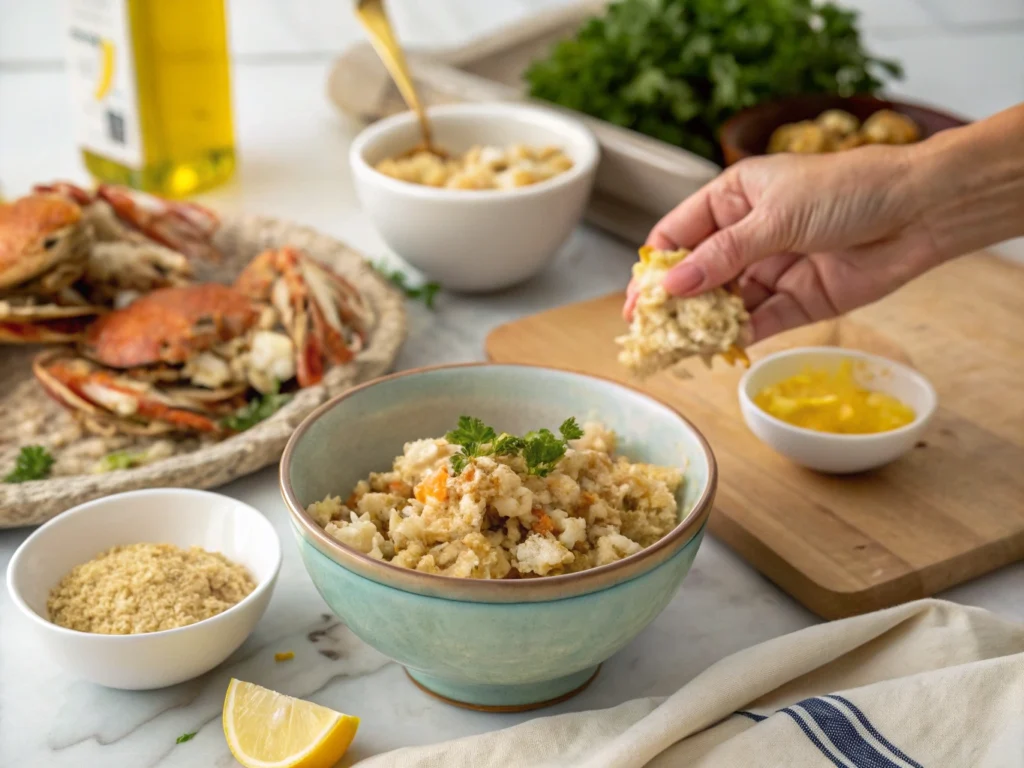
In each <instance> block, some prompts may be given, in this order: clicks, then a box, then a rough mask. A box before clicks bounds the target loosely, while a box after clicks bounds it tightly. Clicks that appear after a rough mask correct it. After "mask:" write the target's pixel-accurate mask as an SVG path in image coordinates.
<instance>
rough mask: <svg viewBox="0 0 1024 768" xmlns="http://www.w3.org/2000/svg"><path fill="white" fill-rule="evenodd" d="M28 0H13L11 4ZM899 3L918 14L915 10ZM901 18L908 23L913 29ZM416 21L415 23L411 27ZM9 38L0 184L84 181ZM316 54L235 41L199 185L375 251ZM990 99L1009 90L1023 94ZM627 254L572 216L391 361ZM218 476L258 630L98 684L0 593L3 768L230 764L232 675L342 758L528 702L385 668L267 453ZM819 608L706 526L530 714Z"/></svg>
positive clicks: (57, 109)
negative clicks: (284, 497)
mask: <svg viewBox="0 0 1024 768" xmlns="http://www.w3.org/2000/svg"><path fill="white" fill-rule="evenodd" d="M542 4H545V3H544V2H543V0H534V1H533V2H526V1H525V0H522V1H521V2H516V3H509V5H510V6H515V8H516V9H518V10H519V11H526V10H530V9H532V8H534V7H537V6H539V5H542ZM865 4H866V5H868V6H873V5H874V4H873V3H870V2H867V3H865ZM26 5H28V4H19V10H20V8H22V7H25V6H26ZM33 5H35V4H33ZM39 5H45V3H40V4H39ZM254 5H255V6H256V7H263V9H264V11H265V12H267V13H270V12H269V11H267V8H266V7H264V6H269V3H266V2H263V3H256V4H254ZM452 5H453V4H452V3H447V4H446V7H449V12H448V13H446V14H440V17H441V18H443V19H444V21H445V23H446V24H448V25H449V26H448V28H446V29H449V28H459V29H463V31H465V30H464V28H460V27H458V23H456V22H455V21H453V18H454V17H453V16H452V13H453V12H451V11H450V7H451V6H452ZM463 5H464V3H463ZM0 6H3V8H6V10H2V9H0V10H2V12H0V15H2V16H3V18H4V20H5V24H4V26H7V24H6V22H7V20H8V18H9V15H8V14H9V13H13V10H12V8H13V4H12V3H11V2H10V0H0ZM406 6H409V4H408V3H406ZM474 7H475V6H474ZM900 8H903V5H900ZM908 13H909V11H908ZM271 15H272V14H271ZM910 16H913V14H910ZM912 20H913V21H914V22H915V23H916V16H915V17H914V18H913V19H912ZM478 21H480V19H478ZM907 24H910V22H909V21H908V22H907ZM914 29H915V30H916V29H917V27H914ZM268 34H269V33H268ZM915 34H917V33H916V32H914V33H913V34H910V38H909V39H911V40H913V39H916V38H915V37H914V35H915ZM423 35H424V36H425V37H427V36H429V35H428V34H427V32H423ZM15 42H16V41H15ZM5 44H7V45H10V44H11V40H10V39H6V38H5V37H4V36H3V35H0V185H2V188H3V190H4V192H5V193H7V194H14V193H18V192H21V191H23V190H24V189H26V188H27V187H28V186H29V185H30V184H31V183H32V182H34V181H36V180H40V179H46V178H57V177H71V178H76V179H79V180H82V181H84V180H85V178H84V176H83V174H82V171H81V168H80V165H79V163H78V159H77V155H76V151H75V149H74V145H73V141H72V138H71V131H70V127H69V117H70V116H69V114H68V106H67V101H68V100H67V99H66V98H65V92H66V91H65V88H66V84H65V82H64V76H63V73H62V72H61V70H60V68H59V66H56V65H51V64H47V63H45V62H43V63H42V64H41V65H39V66H35V65H22V64H17V63H16V64H15V65H13V66H11V65H10V63H9V62H8V63H7V65H6V66H5V61H4V53H5V48H4V47H3V46H4V45H5ZM1016 50H1018V51H1019V50H1020V49H1019V48H1017V49H1016ZM326 61H327V58H325V57H324V56H322V55H311V56H308V57H306V56H303V55H302V54H301V53H300V54H296V55H290V56H282V55H278V54H276V53H274V54H273V55H269V56H268V57H266V58H260V57H258V56H254V55H251V56H250V58H249V59H246V60H245V61H243V62H242V63H236V67H235V72H234V79H235V92H236V97H235V101H236V119H237V132H238V143H239V147H240V150H241V157H242V161H241V162H242V164H241V168H240V170H239V173H238V176H237V178H236V180H235V181H234V182H233V183H232V184H231V185H230V186H227V187H225V188H223V189H220V190H217V191H215V192H213V193H211V194H210V195H208V196H207V200H208V201H209V202H211V203H212V204H214V205H215V206H217V207H219V208H221V209H223V210H229V211H243V210H244V211H259V212H266V213H271V214H273V215H277V216H282V217H289V218H292V219H295V220H297V221H301V222H304V223H307V224H309V225H312V226H315V227H318V228H320V229H322V230H324V231H327V232H330V233H332V234H335V235H337V236H339V237H341V238H343V239H345V240H347V241H348V242H350V243H351V244H352V245H354V246H356V247H357V248H359V249H361V250H362V251H364V252H365V253H367V254H368V255H370V256H372V257H378V256H382V255H385V250H384V247H383V245H382V243H381V242H380V240H379V238H378V237H377V235H376V234H375V233H374V232H373V231H372V230H371V229H370V227H369V224H368V223H367V222H366V221H365V220H364V219H363V217H362V216H361V215H360V213H359V209H358V207H357V204H356V200H355V196H354V192H353V190H352V186H351V183H350V177H349V170H348V168H347V166H346V161H345V157H346V149H347V146H348V143H349V141H350V140H351V138H352V136H353V135H354V134H355V132H356V130H357V129H358V127H357V126H355V125H353V124H350V123H348V122H346V121H345V120H344V119H343V118H341V117H339V116H338V115H337V114H336V113H335V112H334V111H333V110H332V109H331V108H330V106H329V105H328V104H327V102H326V100H325V98H324V96H323V89H324V77H325V73H326V66H325V65H326ZM1007 77H1009V76H1007ZM1006 82H1007V83H1009V82H1010V80H1009V79H1007V81H1006ZM1022 95H1024V94H1022ZM1005 97H1006V101H1007V103H1012V102H1013V101H1014V100H1020V97H1021V95H1014V94H1005ZM632 259H633V255H632V252H631V249H630V248H628V247H627V246H626V245H625V244H623V243H620V242H617V241H614V240H612V239H610V238H608V237H606V236H604V235H602V234H600V233H598V232H596V231H593V230H591V229H588V228H581V229H579V230H578V231H577V232H576V233H575V234H574V236H573V238H572V239H571V241H570V242H569V243H568V244H567V246H566V247H565V248H564V250H563V251H562V252H561V254H560V255H559V257H558V259H557V261H556V263H555V264H554V265H553V266H552V267H551V268H550V269H549V270H548V271H546V272H545V273H544V274H543V275H542V276H540V277H539V278H537V279H535V280H534V281H532V282H530V283H528V284H527V285H524V286H521V287H519V288H516V289H514V290H511V291H509V292H506V293H504V294H501V295H498V296H490V297H485V298H484V297H480V298H470V297H462V298H455V297H450V296H442V297H441V298H440V299H439V302H438V309H437V311H436V312H433V313H431V312H429V311H427V310H426V309H425V308H423V307H420V306H418V305H410V326H411V327H410V334H409V339H408V342H407V344H406V345H405V348H404V350H403V351H402V353H401V356H400V357H399V360H398V362H397V367H398V368H400V369H401V368H408V367H412V366H416V365H422V364H427V363H437V362H446V361H464V360H479V359H482V357H483V339H484V336H485V335H486V333H487V332H488V331H489V330H490V329H491V328H493V327H495V326H496V325H498V324H500V323H502V322H505V321H507V320H509V319H512V318H516V317H520V316H523V315H526V314H529V313H532V312H535V311H538V310H541V309H545V308H548V307H551V306H555V305H558V304H562V303H566V302H570V301H576V300H580V299H585V298H590V297H593V296H598V295H601V294H603V293H606V292H608V291H611V290H615V289H617V288H620V287H621V286H622V285H623V284H624V283H625V281H626V280H627V277H628V273H629V268H630V265H631V262H632ZM725 481H726V482H727V479H726V480H725ZM219 490H220V491H221V492H223V493H226V494H228V495H231V496H234V497H237V498H239V499H242V500H244V501H246V502H248V503H249V504H252V505H253V506H255V507H257V508H258V509H260V510H262V511H263V512H264V513H265V514H266V515H267V517H268V518H269V519H270V520H271V521H272V522H273V523H274V525H275V526H276V527H277V529H278V532H279V534H280V535H281V538H282V541H283V544H284V551H285V559H284V565H283V568H282V571H281V576H280V579H279V581H278V585H277V588H276V591H275V593H274V597H273V600H272V601H271V603H270V607H269V609H268V610H267V613H266V615H265V616H264V618H263V620H262V621H261V622H260V624H259V626H258V627H257V629H256V631H255V633H254V634H253V635H252V636H251V637H250V638H249V640H248V641H247V642H246V643H245V644H244V645H243V646H242V648H241V649H240V650H239V651H238V652H236V653H235V654H234V655H233V656H232V657H231V659H229V660H228V661H227V662H225V663H224V664H223V665H222V666H220V667H219V668H217V669H216V670H214V671H213V672H211V673H209V674H207V675H205V676H203V677H201V678H199V679H196V680H193V681H191V682H189V683H186V684H183V685H179V686H175V687H173V688H169V689H166V690H162V691H153V692H136V693H128V692H121V691H114V690H108V689H104V688H100V687H97V686H94V685H91V684H88V683H83V682H80V681H78V680H76V679H75V677H74V676H73V675H72V674H69V673H65V672H63V671H62V670H60V669H58V668H57V667H56V666H54V665H53V664H52V663H51V661H50V660H49V659H48V658H46V657H44V656H42V655H41V654H40V652H39V650H38V649H37V648H35V647H33V646H32V645H31V644H30V643H29V642H28V639H27V636H26V635H25V634H23V633H22V632H21V631H20V628H19V623H18V621H17V617H16V616H15V615H14V609H13V607H12V606H11V605H10V602H9V601H8V599H7V595H6V592H3V594H2V595H0V765H5V766H7V765H11V766H13V765H22V766H46V767H47V768H65V767H68V768H82V767H85V766H101V765H102V766H105V767H107V768H120V767H121V766H125V767H130V768H149V767H151V766H160V767H161V768H173V767H176V766H200V765H201V766H231V765H235V763H234V761H233V759H232V758H231V756H230V754H229V753H228V750H227V747H226V745H225V743H224V738H223V734H222V732H221V726H220V712H221V703H222V700H223V696H224V691H225V688H226V686H227V681H228V679H229V678H231V677H237V678H240V679H243V680H249V681H252V682H256V683H259V684H261V685H265V686H268V687H270V688H274V689H276V690H279V691H282V692H285V693H288V694H292V695H295V696H301V697H305V698H309V699H312V700H314V701H317V702H319V703H322V704H325V705H327V706H330V707H333V708H335V709H338V710H341V711H346V712H350V713H352V714H356V715H358V716H360V717H361V718H362V725H361V727H360V732H359V736H358V738H357V740H356V742H355V744H354V745H353V747H352V749H351V751H350V752H349V754H348V755H347V756H346V758H345V761H344V763H343V764H344V765H349V764H352V763H355V762H357V761H358V760H359V759H360V758H361V757H366V756H368V755H372V754H377V753H379V752H382V751H385V750H388V749H392V748H395V747H399V746H406V745H413V744H423V743H429V742H435V741H441V740H446V739H451V738H457V737H460V736H464V735H469V734H473V733H479V732H483V731H488V730H492V729H496V728H502V727H506V726H509V725H512V724H515V723H517V722H520V721H522V720H523V719H525V718H528V717H531V716H536V715H535V714H534V715H492V714H481V713H475V712H468V711H463V710H458V709H454V708H451V707H449V706H447V705H445V704H442V703H440V702H438V701H436V700H434V699H432V698H430V697H429V696H427V695H426V694H424V693H422V692H421V691H419V690H418V689H416V688H415V687H414V686H413V685H412V684H411V683H410V682H409V681H408V680H407V678H406V677H405V675H404V673H403V672H402V670H401V668H400V667H399V666H398V665H396V664H394V663H392V662H390V661H388V660H387V659H386V658H384V657H383V656H381V655H380V654H378V653H377V652H376V651H374V650H373V649H371V648H369V647H368V646H366V645H365V644H363V643H362V642H361V641H359V640H358V639H356V638H355V637H354V636H353V635H352V634H351V633H350V632H349V631H348V630H347V629H346V628H345V627H344V626H343V625H342V624H341V623H339V621H338V620H337V619H336V618H335V617H333V616H332V615H331V614H330V613H329V612H328V609H327V607H326V605H325V604H324V602H323V601H322V600H321V598H320V597H319V595H318V594H317V593H316V591H315V589H314V588H313V585H312V583H311V582H310V581H309V579H308V578H307V576H306V574H305V571H304V569H303V567H302V564H301V563H300V561H299V558H298V553H297V551H296V549H295V547H294V545H293V544H292V541H291V535H290V533H289V532H288V530H287V519H286V513H285V509H284V506H283V504H282V502H281V499H280V496H279V493H278V490H277V482H276V477H275V470H274V469H267V470H265V471H263V472H260V473H257V474H255V475H252V476H250V477H247V478H244V479H242V480H239V481H237V482H235V483H232V484H230V485H227V486H225V487H223V488H221V489H219ZM29 533H30V531H29V530H13V531H3V532H0V567H2V568H4V569H6V565H7V562H8V560H9V559H10V557H11V554H12V553H13V552H14V550H15V549H16V547H17V546H18V544H20V543H21V541H23V540H24V539H25V537H26V536H27V535H28V534H29ZM1022 583H1024V564H1018V565H1016V566H1012V567H1009V568H1005V569H1003V570H1001V571H999V572H997V573H994V574H991V575H990V576H987V577H985V578H982V579H978V580H976V581H974V582H972V583H970V584H967V585H964V586H962V587H959V588H957V589H954V590H952V591H950V592H949V593H947V594H946V595H944V597H947V598H949V599H952V600H956V601H959V602H963V603H969V604H972V605H978V606H983V607H985V608H988V609H991V610H993V611H996V612H997V613H999V614H1001V615H1004V616H1007V617H1011V618H1016V619H1018V620H1024V592H1022V591H1021V589H1020V586H1021V584H1022ZM815 621H816V618H815V617H814V616H812V615H811V614H810V613H808V612H807V611H805V610H804V609H803V608H801V607H800V606H799V605H797V604H796V603H795V602H794V601H793V600H791V599H790V598H789V597H788V596H786V595H785V594H783V593H782V592H781V591H779V590H778V589H777V588H775V587H774V586H773V585H772V584H770V583H769V582H767V581H766V580H765V579H763V578H762V577H761V576H759V575H758V574H757V573H756V572H755V571H753V570H752V569H751V568H750V567H749V566H747V565H746V564H745V563H744V562H742V561H741V560H740V559H739V558H737V557H736V556H735V555H733V554H732V553H731V552H730V551H729V550H727V549H726V548H725V547H724V546H723V545H722V544H720V543H719V542H718V541H716V540H715V539H714V538H711V537H708V538H707V539H705V542H704V544H703V546H702V548H701V550H700V552H699V554H698V556H697V559H696V563H695V564H694V567H693V570H692V571H691V573H690V575H689V576H688V577H687V579H686V581H685V583H684V585H683V588H682V589H681V590H680V592H679V593H678V595H677V596H676V598H675V599H674V600H673V602H672V603H671V604H670V605H669V607H668V608H667V609H666V610H665V612H664V613H663V614H661V615H660V616H659V617H658V618H657V619H656V620H655V621H654V623H653V624H652V625H651V626H650V627H649V628H648V629H646V630H645V631H644V632H643V633H642V634H641V635H640V636H639V637H638V638H637V639H636V640H635V641H634V642H632V643H631V644H630V645H629V646H628V647H626V648H625V649H624V650H622V651H621V652H620V653H618V654H617V655H616V656H614V657H613V658H612V659H611V660H610V661H609V662H608V663H607V664H605V666H604V668H603V670H602V672H601V674H600V675H599V677H598V678H597V679H596V680H595V682H594V684H593V685H592V686H591V687H590V688H589V689H587V690H586V691H585V692H584V693H582V694H581V695H579V696H578V697H576V698H575V699H572V700H570V701H568V702H565V703H563V704H560V705H558V706H555V707H553V708H551V709H550V710H546V711H543V712H542V714H555V713H559V712H565V711H573V710H583V709H594V708H601V707H608V706H612V705H615V704H618V703H620V702H623V701H626V700H628V699H631V698H636V697H640V696H651V695H665V694H669V693H671V692H673V691H675V690H676V689H677V688H678V687H679V686H680V685H682V684H683V683H684V682H685V681H687V680H688V679H690V678H691V677H693V676H694V675H695V674H696V673H697V672H699V671H700V670H702V669H704V668H705V667H706V666H707V665H708V664H710V663H712V662H714V661H716V660H718V659H720V658H722V657H723V656H726V655H727V654H729V653H732V652H734V651H736V650H739V649H742V648H745V647H748V646H750V645H752V644H755V643H758V642H760V641H763V640H766V639H768V638H771V637H775V636H777V635H780V634H782V633H785V632H789V631H792V630H795V629H799V628H801V627H804V626H807V625H809V624H812V623H814V622H815ZM278 651H294V652H295V658H294V660H292V661H288V662H281V663H276V662H275V661H274V653H275V652H278ZM191 731H198V733H197V735H196V737H195V738H194V739H193V740H192V741H189V742H187V743H185V744H181V745H176V744H175V739H176V738H177V737H178V736H179V735H180V734H182V733H185V732H191Z"/></svg>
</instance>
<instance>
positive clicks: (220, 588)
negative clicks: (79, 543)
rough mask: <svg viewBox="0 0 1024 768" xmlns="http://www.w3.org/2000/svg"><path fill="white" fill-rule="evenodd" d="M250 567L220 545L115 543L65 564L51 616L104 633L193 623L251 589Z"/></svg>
mask: <svg viewBox="0 0 1024 768" xmlns="http://www.w3.org/2000/svg"><path fill="white" fill-rule="evenodd" d="M255 587H256V584H255V582H254V581H253V579H252V577H251V576H250V575H249V573H248V571H246V569H245V568H244V567H243V566H241V565H238V564H237V563H233V562H231V561H230V560H228V558H226V557H225V556H224V555H222V554H220V553H218V552H207V551H206V550H204V549H202V548H201V547H191V548H190V549H187V550H184V549H180V548H178V547H176V546H174V545H173V544H129V545H127V546H117V547H113V548H112V549H109V550H107V551H106V552H103V553H101V554H99V555H98V556H96V557H95V558H94V559H92V560H90V561H89V562H87V563H82V564H81V565H77V566H75V567H74V568H72V569H71V572H70V573H68V574H67V575H66V576H65V577H64V578H63V579H62V580H61V582H60V584H58V585H57V587H56V588H55V589H54V590H53V591H52V592H51V593H50V597H49V600H48V601H47V604H46V608H47V612H48V613H49V617H50V621H52V622H53V623H54V624H57V625H59V626H62V627H66V628H67V629H73V630H77V631H79V632H93V633H97V634H103V635H137V634H142V633H146V632H159V631H161V630H166V629H176V628H178V627H184V626H188V625H189V624H195V623H196V622H198V621H203V620H204V619H209V618H211V617H213V616H216V615H217V614H219V613H222V612H223V611H226V610H227V609H228V608H230V607H232V606H233V605H235V604H236V603H238V602H240V601H241V600H242V599H243V598H245V597H246V596H247V595H248V594H249V593H250V592H252V591H253V589H255Z"/></svg>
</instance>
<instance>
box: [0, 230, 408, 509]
mask: <svg viewBox="0 0 1024 768" xmlns="http://www.w3.org/2000/svg"><path fill="white" fill-rule="evenodd" d="M215 242H216V244H217V246H218V247H219V248H220V250H221V251H222V253H223V254H224V259H223V261H222V262H221V263H219V264H218V265H216V267H215V268H214V269H208V270H207V271H206V272H204V273H202V274H200V275H199V277H200V278H201V279H203V280H216V281H220V282H230V281H231V280H233V279H234V277H235V276H236V275H237V274H238V272H240V271H241V270H242V268H243V267H244V266H245V265H246V264H248V262H249V261H250V260H251V259H252V258H253V257H254V256H256V255H257V254H259V253H260V252H262V251H264V250H266V249H267V248H277V247H281V246H286V245H291V246H295V247H298V248H301V249H303V250H304V251H305V252H306V253H307V254H309V255H310V256H312V257H314V258H316V259H318V260H320V261H321V262H323V263H324V264H327V265H329V266H331V267H332V268H333V269H334V270H335V271H337V272H338V273H339V274H341V275H343V276H344V277H345V278H347V279H348V280H349V281H351V282H352V283H353V284H355V285H356V287H357V288H358V289H359V290H360V291H361V293H362V295H363V297H364V299H365V300H366V301H367V302H368V303H369V304H370V306H371V307H372V309H373V314H374V321H373V326H372V329H371V331H370V337H369V342H368V344H367V346H366V348H365V349H364V350H363V351H362V352H361V353H359V354H358V355H357V356H356V358H355V359H354V360H353V361H352V362H350V363H347V364H345V365H342V366H335V367H334V368H331V369H330V370H328V372H327V373H326V375H325V376H324V379H323V381H322V382H321V383H320V384H318V385H316V386H313V387H308V388H306V389H301V390H299V391H298V392H297V393H296V394H295V396H294V397H293V398H292V399H291V401H290V402H288V403H287V404H286V405H285V406H284V407H283V408H281V410H279V411H278V412H277V413H275V414H274V415H273V416H271V417H270V418H268V419H267V420H265V421H263V422H260V423H259V424H257V425H255V426H254V427H252V428H251V429H249V430H247V431H245V432H242V433H240V434H237V435H234V436H232V437H229V438H227V439H224V440H221V441H219V442H211V441H205V442H204V441H201V440H198V439H187V440H183V441H176V442H175V444H174V451H175V452H174V454H173V455H170V456H168V457H167V458H163V459H160V460H158V461H154V462H152V463H149V464H146V465H144V466H141V467H136V468H132V469H123V470H116V471H112V472H104V473H96V472H95V471H94V470H93V467H94V466H95V463H96V462H97V461H98V460H99V459H101V458H102V457H103V456H104V455H105V454H106V453H109V452H110V451H112V450H120V449H129V450H142V449H145V448H147V447H148V446H149V444H152V443H153V442H155V441H156V440H157V439H161V440H164V441H166V440H167V438H166V437H165V438H151V437H147V438H140V437H124V438H122V437H117V438H114V439H113V440H112V441H111V440H110V439H108V438H99V437H95V436H92V435H89V434H87V433H83V432H82V430H81V428H80V427H79V426H78V425H77V422H76V421H75V420H74V419H73V418H72V417H71V415H70V414H68V413H67V412H66V411H65V410H64V409H63V408H61V407H60V406H59V405H57V404H56V403H55V402H53V401H52V400H50V399H49V398H48V397H47V396H46V395H45V394H44V393H43V390H42V388H41V387H40V386H39V385H38V384H37V383H36V382H35V380H34V378H33V376H32V372H31V367H30V366H31V360H32V358H33V356H35V355H36V354H38V353H39V351H40V348H39V347H15V346H3V347H0V426H2V429H0V473H3V474H6V472H7V471H8V470H9V469H10V467H11V466H13V464H14V459H15V457H16V455H17V453H18V450H19V449H20V447H21V446H23V445H26V444H40V445H43V446H45V447H47V448H48V449H49V450H50V451H51V453H52V454H53V455H54V456H55V457H56V459H57V462H56V464H55V467H54V472H53V475H52V476H51V477H50V478H48V479H46V480H38V481H32V482H26V483H20V484H3V483H0V528H13V527H17V526H23V525H36V524H39V523H43V522H45V521H47V520H49V519H50V518H52V517H54V516H55V515H58V514H60V513H61V512H63V511H65V510H67V509H69V508H71V507H73V506H76V505H78V504H81V503H83V502H86V501H89V500H91V499H96V498H99V497H101V496H106V495H108V494H111V493H118V492H121V491H128V490H134V489H137V488H153V487H159V486H178V487H188V488H210V487H213V486H217V485H221V484H223V483H226V482H228V481H230V480H234V479H235V478H238V477H241V476H243V475H247V474H249V473H251V472H255V471H256V470H258V469H261V468H263V467H265V466H267V465H269V464H273V463H274V462H276V461H277V460H278V458H279V457H280V455H281V452H282V451H283V449H284V445H285V442H287V440H288V437H289V436H290V435H291V433H292V430H293V429H294V428H295V427H296V426H297V425H298V423H299V422H300V421H301V420H302V419H303V418H304V417H305V416H306V415H307V414H309V413H310V412H311V411H312V410H313V409H314V408H316V407H317V406H318V405H320V404H321V403H323V402H324V401H326V400H327V399H328V398H330V397H332V396H334V395H336V394H339V393H340V392H343V391H344V390H346V389H348V388H350V387H352V386H353V385H355V384H357V383H360V382H362V381H366V380H368V379H371V378H374V377H376V376H379V375H381V374H383V373H385V372H386V371H387V370H388V369H389V368H390V367H391V365H392V363H393V362H394V359H395V356H396V355H397V354H398V350H399V347H400V346H401V344H402V341H403V340H404V338H405V332H406V321H405V309H404V306H403V297H402V296H400V295H399V294H398V293H397V291H395V290H394V289H393V288H392V287H391V285H390V284H389V283H388V282H387V281H386V280H384V279H383V278H381V277H380V276H379V275H378V273H377V272H376V270H374V269H373V267H371V266H370V265H369V264H368V263H367V262H366V261H365V259H364V258H363V257H362V256H361V255H360V254H358V253H356V252H355V251H353V250H352V249H351V248H349V247H348V246H346V245H345V244H344V243H341V242H339V241H338V240H336V239H334V238H331V237H328V236H326V235H323V234H320V233H318V232H316V231H314V230H311V229H308V228H306V227H303V226H299V225H296V224H293V223H290V222H286V221H280V220H277V219H273V218H267V217H263V216H237V217H224V219H223V221H222V224H221V228H220V230H219V231H218V233H217V236H216V241H215ZM164 448H166V446H164ZM143 511H144V510H140V512H143Z"/></svg>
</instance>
